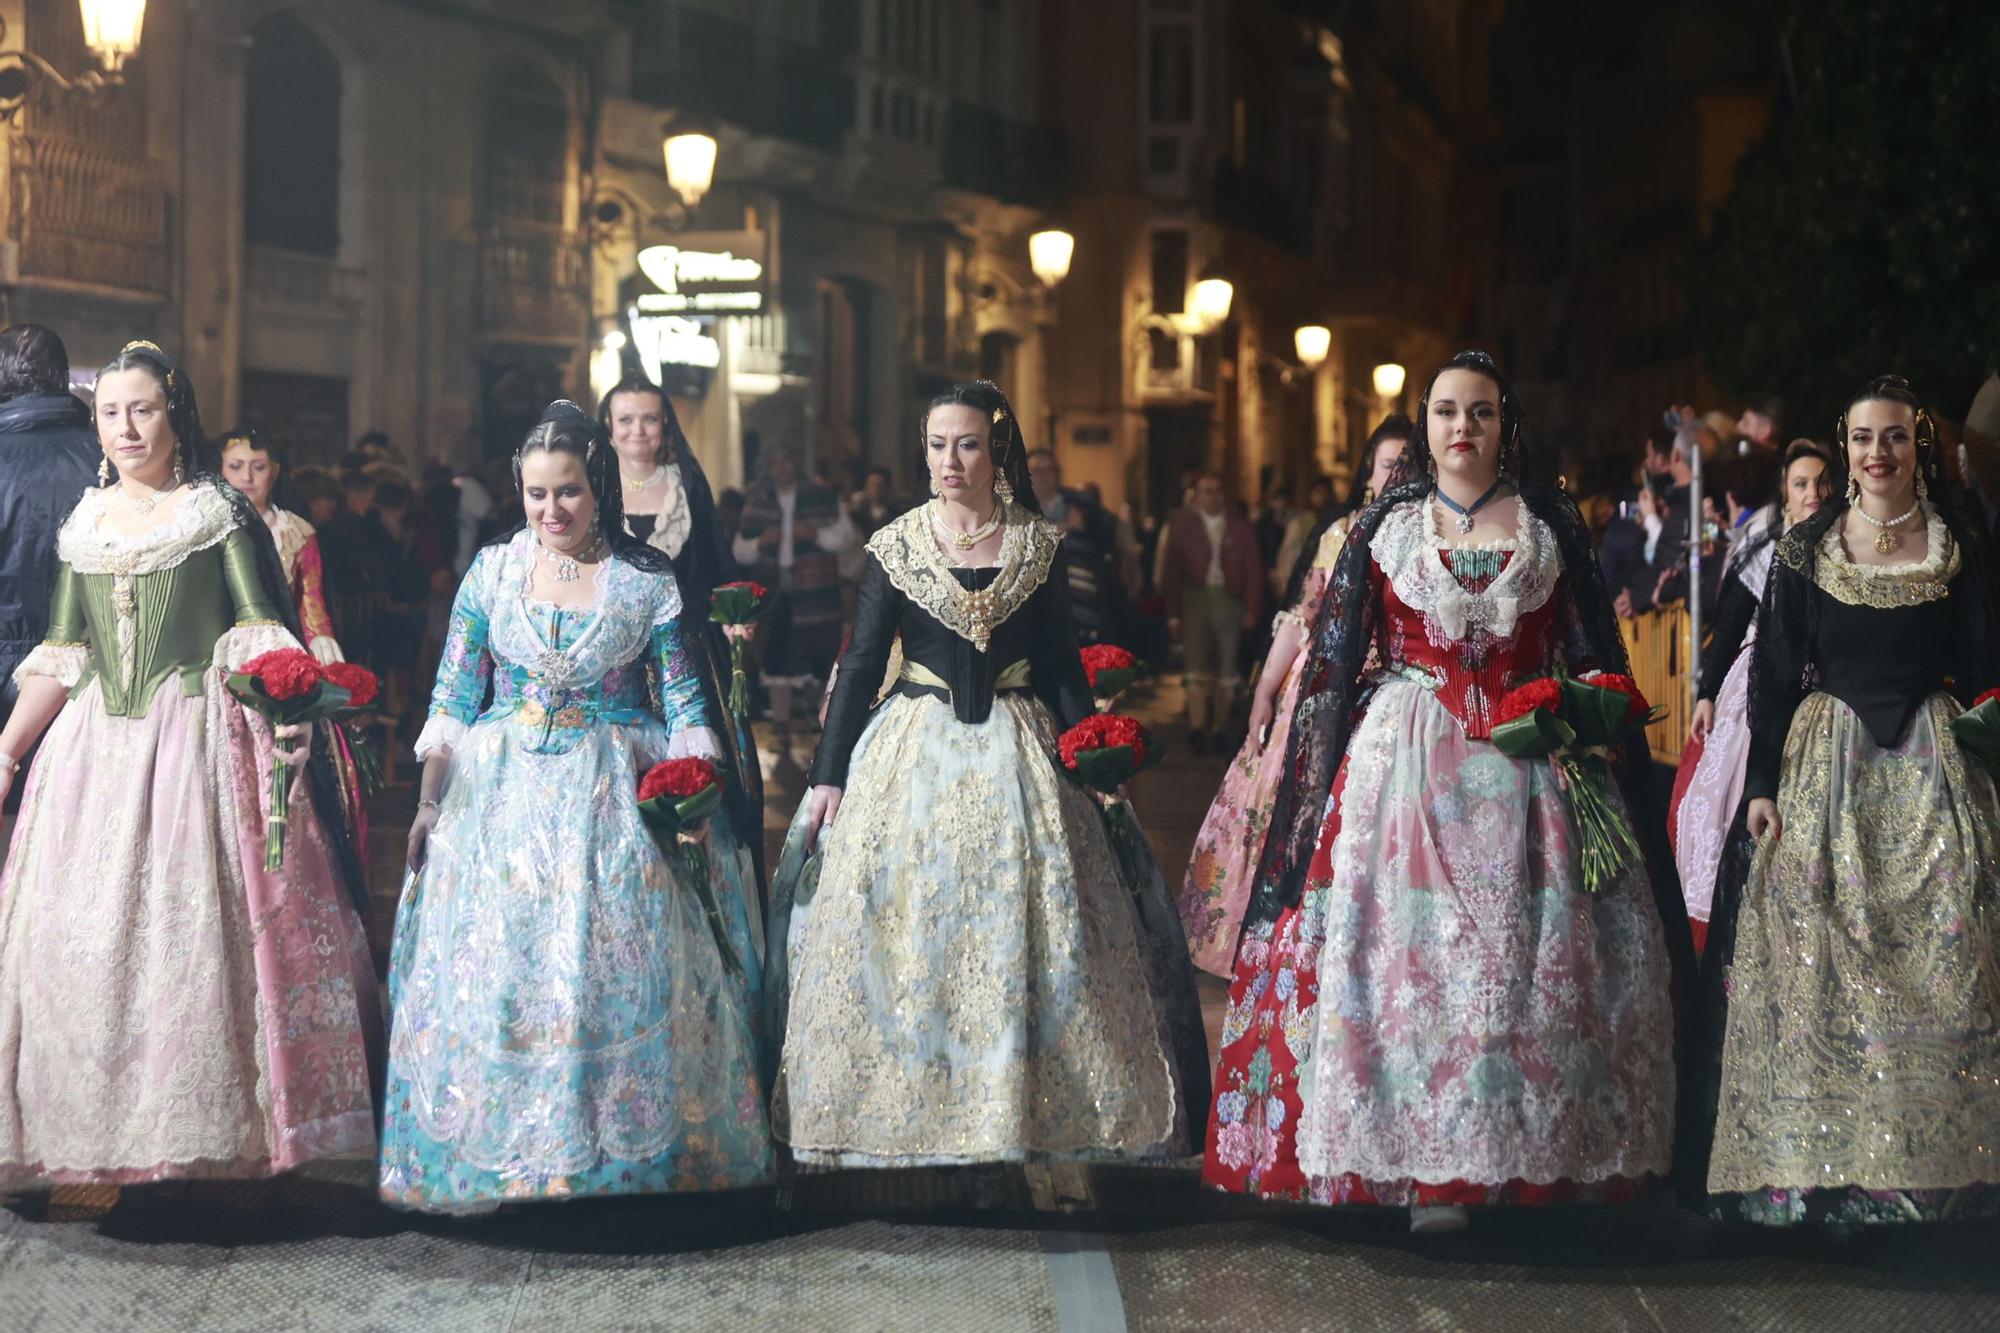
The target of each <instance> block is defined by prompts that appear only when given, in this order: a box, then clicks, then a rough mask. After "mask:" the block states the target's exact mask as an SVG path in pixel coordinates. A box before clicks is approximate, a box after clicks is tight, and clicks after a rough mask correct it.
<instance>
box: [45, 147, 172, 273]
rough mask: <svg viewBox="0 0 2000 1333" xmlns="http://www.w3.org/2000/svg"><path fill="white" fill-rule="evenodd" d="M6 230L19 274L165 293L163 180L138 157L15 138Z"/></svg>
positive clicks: (167, 270) (154, 165) (152, 165)
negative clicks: (15, 244)
mask: <svg viewBox="0 0 2000 1333" xmlns="http://www.w3.org/2000/svg"><path fill="white" fill-rule="evenodd" d="M10 198H11V201H12V203H11V206H10V208H9V213H10V214H11V216H10V217H9V218H8V233H9V234H10V235H12V236H13V237H15V238H16V239H17V240H18V241H19V242H20V247H21V274H22V276H23V277H24V278H46V279H52V280H56V281H62V282H78V283H88V284H92V285H95V286H100V287H110V288H120V289H123V290H126V291H130V292H133V293H143V294H147V295H156V296H165V295H167V294H168V293H169V291H170V290H171V288H172V284H173V270H172V266H171V263H170V261H169V258H168V248H167V184H166V177H165V173H164V172H163V171H162V170H161V169H160V165H159V163H157V162H155V161H154V160H153V159H152V158H149V157H146V156H144V155H142V154H136V153H129V152H124V151H120V150H117V149H111V148H105V147H101V146H99V145H97V144H92V143H85V142H81V141H79V140H76V139H67V138H61V137H58V136H55V135H35V134H18V135H16V136H15V138H14V154H13V171H12V180H11V182H10Z"/></svg>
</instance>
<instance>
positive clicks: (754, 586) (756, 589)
mask: <svg viewBox="0 0 2000 1333" xmlns="http://www.w3.org/2000/svg"><path fill="white" fill-rule="evenodd" d="M723 588H748V589H749V590H750V595H751V596H752V597H755V598H756V599H757V600H758V601H760V602H761V601H763V600H764V599H765V598H766V597H768V596H770V593H771V590H770V589H769V588H766V587H765V586H764V585H763V584H761V583H759V582H757V581H756V580H755V579H738V580H736V581H735V582H734V583H722V584H718V585H716V590H717V591H718V592H720V591H721V590H722V589H723Z"/></svg>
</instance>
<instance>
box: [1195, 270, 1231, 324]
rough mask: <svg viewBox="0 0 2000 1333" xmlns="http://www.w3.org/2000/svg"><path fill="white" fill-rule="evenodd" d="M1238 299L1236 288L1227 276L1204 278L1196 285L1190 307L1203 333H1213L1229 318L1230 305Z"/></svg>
mask: <svg viewBox="0 0 2000 1333" xmlns="http://www.w3.org/2000/svg"><path fill="white" fill-rule="evenodd" d="M1235 300H1236V288H1235V286H1234V284H1232V283H1231V282H1230V281H1229V279H1227V278H1203V279H1202V280H1201V281H1200V282H1197V283H1196V284H1195V285H1194V299H1193V300H1191V301H1190V302H1189V303H1188V304H1189V308H1190V310H1191V311H1192V313H1193V315H1194V320H1195V324H1196V325H1197V326H1198V327H1199V328H1200V329H1201V331H1202V332H1203V333H1213V332H1215V330H1217V329H1219V328H1221V327H1222V324H1223V321H1224V320H1226V319H1228V318H1229V307H1230V305H1231V304H1232V303H1233V302H1234V301H1235Z"/></svg>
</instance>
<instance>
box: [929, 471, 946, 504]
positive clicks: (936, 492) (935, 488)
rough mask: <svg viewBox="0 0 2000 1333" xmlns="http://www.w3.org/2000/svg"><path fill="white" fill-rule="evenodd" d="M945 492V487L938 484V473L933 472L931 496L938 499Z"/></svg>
mask: <svg viewBox="0 0 2000 1333" xmlns="http://www.w3.org/2000/svg"><path fill="white" fill-rule="evenodd" d="M943 494H944V489H943V488H942V487H941V486H939V485H938V484H937V473H935V472H933V473H931V498H932V499H936V498H937V497H939V496H941V495H943Z"/></svg>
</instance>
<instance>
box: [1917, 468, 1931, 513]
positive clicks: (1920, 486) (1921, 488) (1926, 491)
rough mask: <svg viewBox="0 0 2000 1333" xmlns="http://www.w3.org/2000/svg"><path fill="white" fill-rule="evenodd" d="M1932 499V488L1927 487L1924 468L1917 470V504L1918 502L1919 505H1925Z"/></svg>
mask: <svg viewBox="0 0 2000 1333" xmlns="http://www.w3.org/2000/svg"><path fill="white" fill-rule="evenodd" d="M1930 498H1931V488H1930V487H1928V486H1926V485H1925V484H1924V470H1923V469H1922V468H1918V469H1917V502H1918V503H1919V504H1921V503H1924V502H1926V501H1928V500H1929V499H1930Z"/></svg>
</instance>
